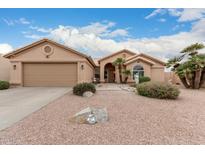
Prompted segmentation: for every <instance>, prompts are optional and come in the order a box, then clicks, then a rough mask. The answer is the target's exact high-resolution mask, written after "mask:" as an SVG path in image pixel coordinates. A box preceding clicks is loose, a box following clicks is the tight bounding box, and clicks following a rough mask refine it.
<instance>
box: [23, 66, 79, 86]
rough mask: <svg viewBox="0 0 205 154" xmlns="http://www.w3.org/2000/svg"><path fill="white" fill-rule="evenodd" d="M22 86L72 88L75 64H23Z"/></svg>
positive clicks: (75, 78)
mask: <svg viewBox="0 0 205 154" xmlns="http://www.w3.org/2000/svg"><path fill="white" fill-rule="evenodd" d="M23 72H24V75H23V76H24V86H51V87H52V86H73V85H75V84H76V83H77V64H71V63H70V64H57V63H55V64H53V63H48V64H38V63H29V64H24V71H23Z"/></svg>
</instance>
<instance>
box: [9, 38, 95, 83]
mask: <svg viewBox="0 0 205 154" xmlns="http://www.w3.org/2000/svg"><path fill="white" fill-rule="evenodd" d="M45 45H49V46H51V47H52V49H53V51H54V53H53V54H52V55H51V56H50V57H49V58H46V55H45V54H44V52H43V47H44V46H45ZM10 61H11V63H12V65H16V70H14V69H11V72H10V76H11V79H10V82H11V83H12V84H20V85H22V80H23V79H22V78H23V77H22V74H23V68H22V66H23V63H24V62H55V63H62V62H63V63H66V62H77V63H78V67H77V68H78V70H77V73H78V82H82V80H84V79H85V80H86V81H91V79H90V77H91V76H93V73H92V74H91V71H90V69H93V70H94V68H93V67H92V66H91V65H90V67H91V68H88V66H87V65H88V63H89V62H88V60H87V59H86V58H85V57H83V56H80V55H78V54H75V53H73V52H69V51H68V50H66V49H64V48H61V47H59V46H56V45H54V44H52V43H48V42H44V43H42V44H39V45H37V46H34V47H32V48H30V49H27V50H26V51H23V52H21V53H19V54H17V55H16V56H15V57H13V58H10ZM80 63H82V64H84V65H85V69H84V70H82V69H80V67H81V66H80ZM89 64H90V63H89ZM86 70H87V71H88V72H86Z"/></svg>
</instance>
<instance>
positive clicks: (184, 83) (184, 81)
mask: <svg viewBox="0 0 205 154" xmlns="http://www.w3.org/2000/svg"><path fill="white" fill-rule="evenodd" d="M179 79H180V80H181V82H182V84H183V85H184V86H185V87H186V88H190V85H189V84H188V83H187V80H186V78H185V77H179Z"/></svg>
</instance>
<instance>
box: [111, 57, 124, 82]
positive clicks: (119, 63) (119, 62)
mask: <svg viewBox="0 0 205 154" xmlns="http://www.w3.org/2000/svg"><path fill="white" fill-rule="evenodd" d="M124 63H125V59H123V58H117V59H116V60H115V61H114V62H113V65H115V66H117V67H118V71H119V77H120V83H122V69H123V64H124Z"/></svg>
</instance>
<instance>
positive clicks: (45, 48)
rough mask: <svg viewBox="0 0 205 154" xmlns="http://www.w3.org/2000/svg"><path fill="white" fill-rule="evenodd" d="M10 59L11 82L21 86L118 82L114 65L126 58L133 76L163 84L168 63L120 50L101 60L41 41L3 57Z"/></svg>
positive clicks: (56, 44)
mask: <svg viewBox="0 0 205 154" xmlns="http://www.w3.org/2000/svg"><path fill="white" fill-rule="evenodd" d="M4 57H5V58H8V59H9V60H10V65H11V66H10V83H11V84H14V85H19V86H73V85H75V84H77V83H81V82H92V81H93V79H94V78H95V77H99V78H100V82H115V83H119V74H118V68H117V66H113V65H112V63H113V62H114V61H115V60H116V59H117V58H119V57H121V58H124V59H125V64H124V67H125V68H126V69H129V70H131V72H132V76H130V77H129V78H128V82H134V78H133V76H134V74H135V73H139V74H140V75H143V76H149V77H150V78H151V80H153V81H164V79H165V77H164V66H165V63H164V62H163V61H161V60H158V59H156V58H154V57H151V56H148V55H145V54H136V53H134V52H132V51H129V50H126V49H124V50H121V51H118V52H115V53H114V54H111V55H108V56H106V57H103V58H101V59H98V60H95V61H94V60H93V59H92V58H91V57H89V56H87V55H85V54H83V53H80V52H79V51H76V50H74V49H72V48H69V47H67V46H64V45H62V44H59V43H56V42H54V41H51V40H49V39H42V40H39V41H37V42H34V43H32V44H30V45H27V46H25V47H22V48H20V49H17V50H15V51H13V52H11V53H8V54H6V55H4Z"/></svg>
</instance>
